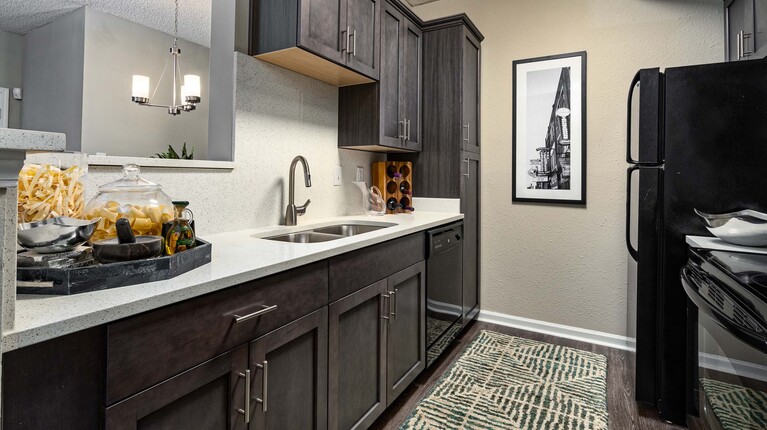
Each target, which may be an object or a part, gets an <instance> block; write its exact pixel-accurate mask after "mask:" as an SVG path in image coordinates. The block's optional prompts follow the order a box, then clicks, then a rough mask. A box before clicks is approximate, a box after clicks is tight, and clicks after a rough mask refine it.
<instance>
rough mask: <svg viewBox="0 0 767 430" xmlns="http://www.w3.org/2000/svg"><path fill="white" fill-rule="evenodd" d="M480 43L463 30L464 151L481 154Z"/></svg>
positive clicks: (462, 125)
mask: <svg viewBox="0 0 767 430" xmlns="http://www.w3.org/2000/svg"><path fill="white" fill-rule="evenodd" d="M479 46H480V45H479V41H478V40H477V39H476V38H475V37H474V36H473V35H472V34H471V33H470V32H469V30H468V29H467V28H465V27H464V29H463V82H462V85H463V102H462V104H463V108H462V113H463V122H462V124H461V127H462V128H461V133H462V134H461V139H462V145H461V147H462V149H463V150H464V151H474V152H479V138H480V133H479V125H480V124H479V89H480V49H479Z"/></svg>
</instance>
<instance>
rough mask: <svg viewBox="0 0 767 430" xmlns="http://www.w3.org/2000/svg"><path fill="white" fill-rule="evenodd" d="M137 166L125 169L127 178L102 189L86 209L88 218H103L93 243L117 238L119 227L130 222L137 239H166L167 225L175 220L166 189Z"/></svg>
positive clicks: (124, 174)
mask: <svg viewBox="0 0 767 430" xmlns="http://www.w3.org/2000/svg"><path fill="white" fill-rule="evenodd" d="M140 173H141V170H140V168H139V166H137V165H135V164H126V165H125V166H123V177H122V179H119V180H117V181H115V182H110V183H108V184H106V185H102V186H101V187H99V191H98V194H96V196H95V197H94V198H93V199H91V201H90V202H88V205H87V206H86V207H85V218H87V219H95V218H99V217H100V218H101V221H99V223H98V225H97V226H96V231H95V233H93V237H92V239H91V240H100V239H110V238H113V237H116V236H117V230H116V227H115V223H116V222H117V220H118V219H120V218H127V219H128V221H130V225H131V229H132V230H133V234H135V235H137V236H162V225H163V223H166V222H169V221H172V220H173V203H172V202H171V198H170V197H168V195H167V194H165V193H164V192H163V191H162V187H161V186H160V185H158V184H155V183H154V182H150V181H147V180H146V179H144V178H142V177H141V176H140Z"/></svg>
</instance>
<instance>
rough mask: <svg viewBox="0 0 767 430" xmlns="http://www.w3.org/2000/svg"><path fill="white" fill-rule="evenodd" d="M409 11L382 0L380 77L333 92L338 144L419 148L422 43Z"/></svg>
mask: <svg viewBox="0 0 767 430" xmlns="http://www.w3.org/2000/svg"><path fill="white" fill-rule="evenodd" d="M350 1H351V0H350ZM357 1H361V0H357ZM411 14H412V13H409V12H407V11H406V10H405V7H404V6H402V5H400V4H398V3H390V2H388V1H384V2H383V10H382V12H381V18H380V59H381V62H380V65H381V73H380V81H379V82H377V83H372V84H365V85H358V86H353V87H345V88H341V90H340V91H339V140H338V146H339V147H341V148H347V149H359V150H364V151H376V152H416V151H420V149H421V82H422V78H421V70H422V69H421V51H422V48H421V46H422V42H421V30H420V28H419V25H418V24H417V23H416V21H414V19H417V18H416V17H415V16H411Z"/></svg>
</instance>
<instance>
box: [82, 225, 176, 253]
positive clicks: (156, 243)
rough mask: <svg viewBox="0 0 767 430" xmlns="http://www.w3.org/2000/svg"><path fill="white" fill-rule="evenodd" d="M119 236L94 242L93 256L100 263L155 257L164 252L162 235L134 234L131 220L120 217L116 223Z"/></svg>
mask: <svg viewBox="0 0 767 430" xmlns="http://www.w3.org/2000/svg"><path fill="white" fill-rule="evenodd" d="M115 228H116V230H117V237H116V238H112V239H105V240H99V241H97V242H94V243H93V245H92V246H93V258H95V259H96V261H98V262H99V263H102V264H108V263H119V262H122V261H133V260H143V259H145V258H155V257H159V256H160V255H161V254H162V248H163V246H162V245H163V244H162V242H163V239H162V237H160V236H134V234H133V230H132V229H131V225H130V222H129V221H128V220H127V219H126V218H120V219H118V220H117V223H116V224H115Z"/></svg>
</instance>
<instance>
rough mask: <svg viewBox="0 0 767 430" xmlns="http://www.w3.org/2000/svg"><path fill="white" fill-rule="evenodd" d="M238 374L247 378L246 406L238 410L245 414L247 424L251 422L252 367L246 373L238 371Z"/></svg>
mask: <svg viewBox="0 0 767 430" xmlns="http://www.w3.org/2000/svg"><path fill="white" fill-rule="evenodd" d="M238 376H239V377H240V378H243V379H245V405H244V407H245V408H244V409H237V412H238V413H241V414H243V415H244V416H245V424H248V423H250V369H246V370H245V373H242V372H240V373H238Z"/></svg>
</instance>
